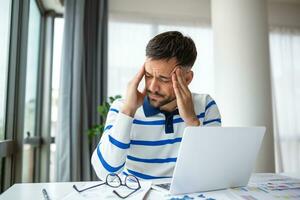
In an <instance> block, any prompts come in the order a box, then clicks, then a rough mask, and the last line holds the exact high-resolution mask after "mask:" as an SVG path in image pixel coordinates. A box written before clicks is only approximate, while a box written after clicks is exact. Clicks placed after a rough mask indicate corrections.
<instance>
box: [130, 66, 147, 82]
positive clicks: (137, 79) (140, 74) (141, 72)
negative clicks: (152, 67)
mask: <svg viewBox="0 0 300 200" xmlns="http://www.w3.org/2000/svg"><path fill="white" fill-rule="evenodd" d="M144 75H145V63H144V64H143V66H142V67H141V69H140V70H139V72H138V73H137V74H136V76H135V77H134V78H133V80H132V82H133V84H134V85H136V86H138V84H139V83H140V82H141V80H142V78H143V77H144Z"/></svg>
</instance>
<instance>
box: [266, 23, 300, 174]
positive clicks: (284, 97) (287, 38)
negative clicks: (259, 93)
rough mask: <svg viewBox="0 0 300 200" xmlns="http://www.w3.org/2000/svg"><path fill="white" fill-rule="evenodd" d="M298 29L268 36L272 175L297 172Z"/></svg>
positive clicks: (299, 117) (299, 166) (299, 167)
mask: <svg viewBox="0 0 300 200" xmlns="http://www.w3.org/2000/svg"><path fill="white" fill-rule="evenodd" d="M299 52H300V29H292V28H279V27H278V28H273V29H272V30H271V33H270V54H271V63H272V65H271V72H272V73H271V78H272V93H273V113H274V117H273V119H274V125H275V126H274V135H275V137H274V139H275V147H276V151H275V156H276V171H277V172H285V173H299V172H300V159H299V158H300V151H299V150H300V125H299V120H300V114H299V113H300V105H299V102H300V81H299V80H300V57H299Z"/></svg>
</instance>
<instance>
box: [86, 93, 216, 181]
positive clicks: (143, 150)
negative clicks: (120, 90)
mask: <svg viewBox="0 0 300 200" xmlns="http://www.w3.org/2000/svg"><path fill="white" fill-rule="evenodd" d="M192 95H193V102H194V108H195V112H196V114H197V117H198V118H199V120H200V122H201V125H202V126H221V116H220V113H219V110H218V107H217V105H216V103H215V101H214V100H213V99H212V98H211V97H210V96H209V95H207V94H195V93H193V94H192ZM122 105H123V100H121V99H118V100H116V101H114V102H113V104H112V105H111V108H110V110H109V112H108V116H107V120H106V125H105V129H104V133H103V136H102V137H101V140H100V142H99V144H98V146H97V148H96V149H95V151H94V153H93V155H92V158H91V162H92V165H93V167H94V170H95V172H96V174H97V176H98V177H99V178H100V179H102V180H105V177H106V175H107V174H108V173H112V172H114V173H123V174H125V175H126V174H132V175H135V176H136V177H138V178H141V179H156V178H170V177H172V174H173V170H174V167H175V163H176V159H177V154H178V148H179V145H180V142H181V139H182V135H183V131H184V128H185V127H186V126H187V125H186V124H185V123H184V121H183V119H182V118H181V117H180V115H179V114H178V110H175V111H174V112H172V113H167V112H163V111H160V110H159V109H157V108H154V107H152V106H151V105H150V103H149V102H148V100H147V98H145V100H144V103H143V106H141V107H140V108H138V109H137V111H136V113H135V115H134V118H132V117H130V116H127V115H125V114H123V113H121V112H120V109H121V108H122Z"/></svg>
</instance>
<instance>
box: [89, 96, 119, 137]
mask: <svg viewBox="0 0 300 200" xmlns="http://www.w3.org/2000/svg"><path fill="white" fill-rule="evenodd" d="M119 98H121V95H115V96H111V97H109V98H108V99H109V100H108V101H104V102H103V103H102V104H101V105H99V106H98V108H97V111H98V114H99V115H100V122H101V123H100V124H97V125H94V126H93V127H92V128H90V129H89V130H88V137H89V139H92V138H93V137H95V136H100V138H101V136H102V134H103V131H104V128H105V122H106V117H107V114H108V111H109V108H110V106H111V104H112V103H113V102H114V101H115V100H116V99H119Z"/></svg>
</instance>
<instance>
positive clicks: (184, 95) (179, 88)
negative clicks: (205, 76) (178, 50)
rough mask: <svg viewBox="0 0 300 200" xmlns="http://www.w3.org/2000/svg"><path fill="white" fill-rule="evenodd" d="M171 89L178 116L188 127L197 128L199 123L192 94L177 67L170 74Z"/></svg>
mask: <svg viewBox="0 0 300 200" xmlns="http://www.w3.org/2000/svg"><path fill="white" fill-rule="evenodd" d="M172 82H173V88H174V91H175V95H176V101H177V106H178V110H179V114H180V116H181V117H182V118H183V120H184V121H185V123H186V124H187V125H189V126H199V125H200V121H199V119H198V118H197V116H196V114H195V110H194V103H193V99H192V93H191V92H190V90H189V88H188V86H187V83H186V80H185V79H184V77H183V73H182V70H181V69H180V68H179V67H178V68H177V69H176V70H175V72H174V73H173V74H172Z"/></svg>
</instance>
